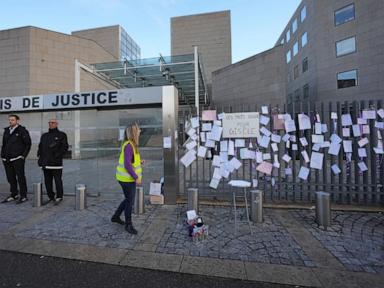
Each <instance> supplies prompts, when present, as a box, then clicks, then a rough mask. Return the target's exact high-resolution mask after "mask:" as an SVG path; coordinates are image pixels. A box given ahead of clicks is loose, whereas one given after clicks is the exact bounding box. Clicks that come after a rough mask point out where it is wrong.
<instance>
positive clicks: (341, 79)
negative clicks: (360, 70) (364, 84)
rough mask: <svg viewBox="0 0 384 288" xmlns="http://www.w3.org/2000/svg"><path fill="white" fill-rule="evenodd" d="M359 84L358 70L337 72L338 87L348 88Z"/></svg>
mask: <svg viewBox="0 0 384 288" xmlns="http://www.w3.org/2000/svg"><path fill="white" fill-rule="evenodd" d="M354 86H357V70H350V71H344V72H340V73H337V88H338V89H342V88H348V87H354Z"/></svg>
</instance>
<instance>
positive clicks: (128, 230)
mask: <svg viewBox="0 0 384 288" xmlns="http://www.w3.org/2000/svg"><path fill="white" fill-rule="evenodd" d="M125 230H126V231H127V232H128V233H129V234H133V235H136V234H137V230H136V229H135V228H133V225H132V224H128V225H126V226H125Z"/></svg>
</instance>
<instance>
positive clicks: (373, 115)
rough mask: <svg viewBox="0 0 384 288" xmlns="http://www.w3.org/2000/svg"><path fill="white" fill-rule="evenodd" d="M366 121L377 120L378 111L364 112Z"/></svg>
mask: <svg viewBox="0 0 384 288" xmlns="http://www.w3.org/2000/svg"><path fill="white" fill-rule="evenodd" d="M362 113H363V118H364V119H376V110H363V112H362Z"/></svg>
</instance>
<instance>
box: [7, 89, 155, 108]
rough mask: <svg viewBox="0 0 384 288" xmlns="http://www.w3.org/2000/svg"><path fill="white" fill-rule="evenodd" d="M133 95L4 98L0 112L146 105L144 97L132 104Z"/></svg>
mask: <svg viewBox="0 0 384 288" xmlns="http://www.w3.org/2000/svg"><path fill="white" fill-rule="evenodd" d="M135 93H136V94H137V93H139V92H137V91H134V89H119V90H108V91H90V92H79V93H57V94H48V95H34V96H17V97H5V98H0V112H11V111H33V110H56V109H70V108H72V109H76V108H87V107H106V106H116V105H129V104H146V103H145V101H146V100H147V99H145V97H144V98H141V99H140V103H133V102H132V101H133V95H134V94H135ZM147 98H150V97H147ZM148 100H150V99H148ZM160 101H161V100H160Z"/></svg>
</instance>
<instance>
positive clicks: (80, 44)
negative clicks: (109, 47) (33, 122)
mask: <svg viewBox="0 0 384 288" xmlns="http://www.w3.org/2000/svg"><path fill="white" fill-rule="evenodd" d="M75 59H77V60H79V61H80V62H81V63H83V64H90V63H96V62H103V61H116V60H117V58H116V57H115V56H114V55H112V54H110V53H109V52H108V51H106V50H105V49H104V48H103V47H101V46H100V45H99V44H98V43H96V42H95V41H92V40H87V39H83V38H80V37H77V36H71V35H67V34H62V33H57V32H53V31H48V30H44V29H40V28H36V27H22V28H16V29H10V30H3V31H0V97H8V96H24V95H37V94H48V93H55V92H68V91H74V90H75ZM80 77H81V80H80V83H81V85H80V89H81V90H83V91H85V90H97V89H110V88H112V86H111V85H109V84H107V83H105V82H104V81H102V80H100V79H98V78H95V77H94V76H93V75H91V74H89V73H87V72H81V74H80Z"/></svg>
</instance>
